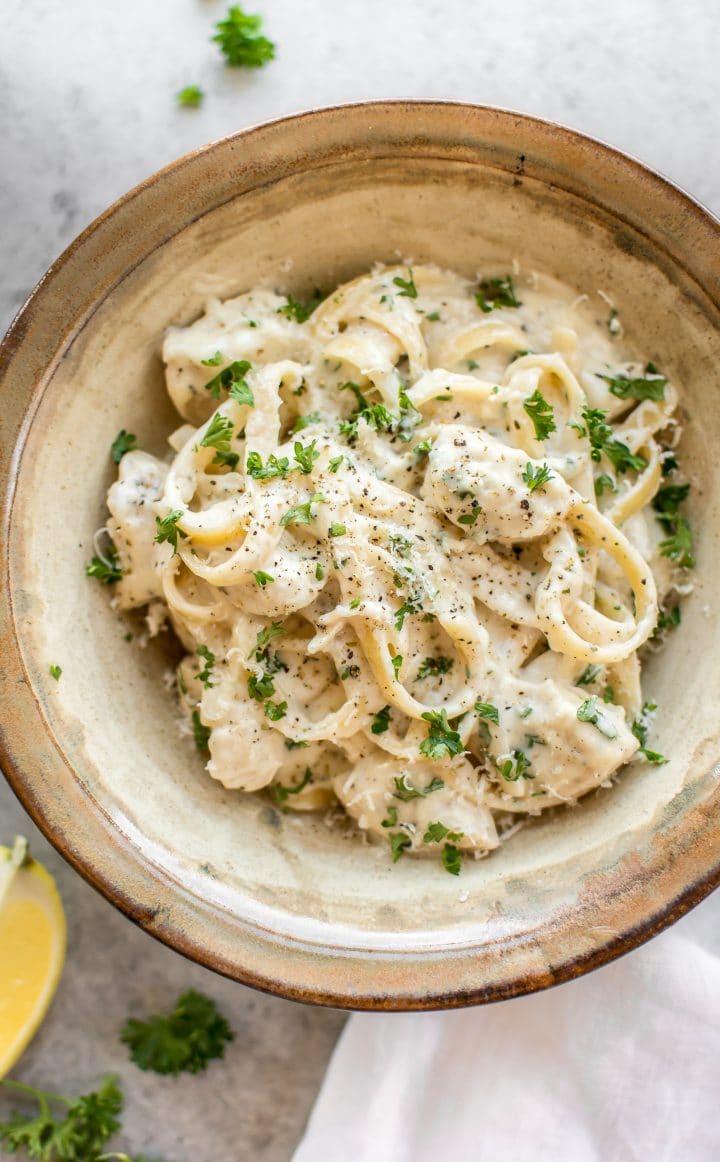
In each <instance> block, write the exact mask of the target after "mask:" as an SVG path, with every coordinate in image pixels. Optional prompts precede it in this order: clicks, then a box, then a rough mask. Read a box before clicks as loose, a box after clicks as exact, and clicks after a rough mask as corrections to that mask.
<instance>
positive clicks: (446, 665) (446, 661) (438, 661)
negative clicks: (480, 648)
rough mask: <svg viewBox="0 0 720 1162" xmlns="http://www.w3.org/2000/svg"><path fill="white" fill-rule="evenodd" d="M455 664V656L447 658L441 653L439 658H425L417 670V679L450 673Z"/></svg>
mask: <svg viewBox="0 0 720 1162" xmlns="http://www.w3.org/2000/svg"><path fill="white" fill-rule="evenodd" d="M454 665H455V662H454V659H453V658H446V657H443V655H442V654H441V655H439V656H438V657H437V658H425V660H424V661H422V662H421V663H420V669H419V670H418V672H417V680H418V681H420V680H421V679H423V678H437V677H439V676H440V675H441V674H449V673H450V671H451V670H452V668H453V666H454Z"/></svg>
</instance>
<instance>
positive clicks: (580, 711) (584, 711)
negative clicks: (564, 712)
mask: <svg viewBox="0 0 720 1162" xmlns="http://www.w3.org/2000/svg"><path fill="white" fill-rule="evenodd" d="M577 720H578V722H589V723H590V725H591V726H594V727H596V728H597V729H598V730H599V731H600V733H601V734H604V735H605V738H610V739H612V738H617V736H618V732H617V728H616V726H615V723H614V722H611V721H610V719H609V718H606V717H605V715H604V714H603V712H602V708H601V707H600V705H599V704H598V700H597V698H596V697H595V695H594V694H593V695H592V696H591V697H590V698H587V699H586V700H585V701H584V702H583V703H582V704H581V705H580V706H578V708H577Z"/></svg>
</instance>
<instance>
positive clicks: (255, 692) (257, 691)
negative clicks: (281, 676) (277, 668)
mask: <svg viewBox="0 0 720 1162" xmlns="http://www.w3.org/2000/svg"><path fill="white" fill-rule="evenodd" d="M247 686H248V694H249V695H250V697H251V698H254V699H255V701H256V702H264V701H265V699H266V698H270V697H271V696H272V695H273V694H274V693H275V683H274V682H273V679H272V674H270V673H267V672H265V673H264V674H261V675H260V677H258V675H257V674H251V675H250V677H249V678H248V684H247Z"/></svg>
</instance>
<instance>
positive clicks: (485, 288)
mask: <svg viewBox="0 0 720 1162" xmlns="http://www.w3.org/2000/svg"><path fill="white" fill-rule="evenodd" d="M475 302H476V303H477V305H478V306H479V307H480V310H481V311H484V312H485V314H486V315H487V314H489V313H490V311H496V310H498V308H499V307H521V306H522V303H521V302H520V301H519V300H518V298H517V297H516V295H515V288H514V286H513V280H512V277H511V275H509V274H507V275H506V276H505V278H484V279H483V280H482V282H481V283H480V285H479V287H478V289H477V290H476V291H475Z"/></svg>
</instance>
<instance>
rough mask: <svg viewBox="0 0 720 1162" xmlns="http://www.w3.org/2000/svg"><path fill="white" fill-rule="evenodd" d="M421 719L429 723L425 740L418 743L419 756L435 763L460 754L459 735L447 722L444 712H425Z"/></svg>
mask: <svg viewBox="0 0 720 1162" xmlns="http://www.w3.org/2000/svg"><path fill="white" fill-rule="evenodd" d="M421 717H422V718H424V719H425V721H426V722H428V723H429V727H428V734H427V738H425V739H423V741H422V742H421V743H420V754H422V755H425V757H426V758H428V759H431V760H432V761H433V762H437V761H438V760H439V759H443V758H452V756H453V755H456V754H461V753H462V750H463V744H462V741H461V738H460V735H459V734H458V732H457V730H455V728H454V727H453V726H451V724H450V723H449V722H448V716H447V711H446V710H426V711H425V713H424V714H423V715H421Z"/></svg>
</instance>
